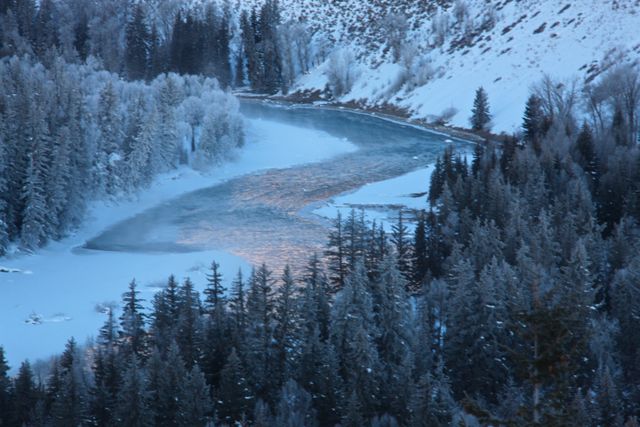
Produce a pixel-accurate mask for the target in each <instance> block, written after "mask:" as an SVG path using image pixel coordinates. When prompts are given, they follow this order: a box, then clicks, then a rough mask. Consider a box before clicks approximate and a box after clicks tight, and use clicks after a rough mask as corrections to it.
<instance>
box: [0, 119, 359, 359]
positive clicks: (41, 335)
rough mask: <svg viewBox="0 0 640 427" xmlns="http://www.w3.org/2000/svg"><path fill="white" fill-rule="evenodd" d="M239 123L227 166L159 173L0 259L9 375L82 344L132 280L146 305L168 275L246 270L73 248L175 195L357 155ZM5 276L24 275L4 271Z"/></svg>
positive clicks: (271, 127)
mask: <svg viewBox="0 0 640 427" xmlns="http://www.w3.org/2000/svg"><path fill="white" fill-rule="evenodd" d="M246 124H247V128H246V134H247V144H246V146H245V147H244V148H243V149H242V150H241V151H240V152H239V153H238V156H237V158H236V159H235V160H234V161H232V162H229V163H226V164H224V165H222V166H220V167H217V168H215V169H214V170H213V171H211V172H209V173H204V174H201V173H197V172H194V171H193V170H191V169H188V168H182V169H179V170H178V171H174V172H172V173H168V174H165V175H162V176H160V177H158V179H156V180H155V182H154V184H153V186H152V188H151V189H149V190H145V191H142V192H141V194H140V195H139V196H137V197H136V198H135V199H134V200H129V201H124V202H120V203H118V204H113V203H95V204H94V205H93V206H92V208H91V210H90V213H89V215H88V218H87V221H86V222H85V224H84V225H83V226H82V227H81V229H80V230H78V231H77V232H76V233H75V234H74V235H73V236H70V237H68V238H66V239H64V240H63V241H60V242H55V243H52V244H50V245H49V246H48V247H46V248H44V249H42V250H40V251H38V252H37V253H36V254H34V255H31V256H17V257H14V258H4V259H0V261H1V263H0V264H1V265H2V272H0V345H2V346H4V347H5V350H6V354H7V357H8V360H9V362H10V365H11V366H12V368H13V369H14V371H15V369H16V368H17V366H18V365H19V363H20V361H22V360H24V359H27V358H28V359H30V360H32V361H34V360H36V359H39V358H45V357H48V356H49V355H51V354H54V353H59V352H60V351H62V349H63V348H64V343H65V342H66V340H67V339H68V338H69V337H71V336H74V337H75V338H76V340H78V341H80V342H83V341H84V340H85V338H87V337H88V336H90V335H92V334H95V333H96V332H97V330H98V328H99V327H100V326H101V325H102V323H103V321H104V319H105V315H104V313H103V311H104V310H96V307H100V306H103V305H105V304H110V303H111V302H118V301H120V296H121V293H122V292H124V291H125V290H126V287H127V284H128V283H129V281H131V280H132V279H133V278H135V279H136V281H137V282H138V284H139V289H140V291H141V296H142V297H143V298H144V299H146V300H147V301H148V300H150V299H151V298H152V296H153V293H154V292H155V291H157V290H158V289H159V288H160V287H161V286H162V285H163V283H164V281H165V280H166V278H167V277H168V275H169V274H172V273H173V274H176V276H177V277H178V278H180V279H182V278H183V277H186V276H189V277H191V278H192V279H193V280H194V282H195V285H196V287H197V288H199V289H200V290H202V289H203V288H204V285H205V283H206V280H205V276H204V274H205V271H206V269H207V267H208V265H209V264H210V262H211V260H213V259H215V260H216V261H218V262H219V263H220V264H221V266H222V272H223V274H224V276H225V279H226V280H227V281H230V280H231V279H232V278H233V276H234V275H235V273H236V272H237V270H238V268H243V269H245V272H246V270H247V269H248V265H247V264H246V262H245V261H244V260H242V259H241V258H239V257H236V256H233V255H230V254H228V253H225V252H221V251H211V250H208V251H200V252H185V253H140V252H136V253H125V252H107V251H91V250H86V249H81V247H82V245H83V244H84V242H85V241H87V240H88V239H90V238H91V237H93V236H95V235H97V234H99V233H101V232H102V231H104V230H105V229H107V228H109V227H110V226H112V225H114V224H115V223H117V222H119V221H121V220H124V219H126V218H129V217H132V216H134V215H136V214H138V213H140V212H143V211H144V210H146V209H148V208H150V207H152V206H155V205H158V204H162V203H171V200H172V199H174V198H175V197H178V196H180V195H182V194H185V193H188V192H191V191H195V190H198V189H201V188H207V187H211V186H212V185H215V184H218V183H220V182H223V181H226V180H228V179H230V178H233V177H237V176H240V175H243V174H248V173H252V172H256V171H260V170H266V169H272V168H286V167H290V166H293V165H298V164H304V163H309V162H316V161H321V160H326V159H328V158H330V157H332V156H335V155H338V154H343V153H348V152H353V151H355V150H356V149H357V147H356V146H355V145H353V144H351V143H350V142H349V141H347V140H345V139H343V138H338V137H334V136H330V135H329V134H327V133H325V132H323V131H320V130H315V129H308V128H303V127H296V126H291V125H288V124H285V123H282V122H276V121H270V120H262V119H248V120H247V123H246ZM167 232H169V231H167ZM4 271H6V273H5V272H4ZM13 271H16V272H20V271H21V272H30V273H32V274H15V273H9V272H13ZM101 311H102V313H101Z"/></svg>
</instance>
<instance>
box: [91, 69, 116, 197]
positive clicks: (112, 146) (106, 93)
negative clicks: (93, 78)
mask: <svg viewBox="0 0 640 427" xmlns="http://www.w3.org/2000/svg"><path fill="white" fill-rule="evenodd" d="M118 102H119V101H118V98H117V95H116V92H115V88H114V87H113V83H112V82H111V81H109V82H108V83H107V84H106V86H105V87H104V89H103V90H102V91H101V92H100V99H99V101H98V130H99V132H100V135H99V143H98V148H97V150H98V151H97V153H96V156H95V164H94V165H93V169H94V174H95V179H96V183H95V185H96V187H97V188H98V189H99V190H104V191H106V192H107V194H110V195H115V194H117V193H118V192H119V191H120V189H121V188H122V183H121V182H120V177H121V168H122V165H121V163H120V162H121V160H122V152H121V148H122V134H123V131H122V122H121V119H120V116H119V114H118Z"/></svg>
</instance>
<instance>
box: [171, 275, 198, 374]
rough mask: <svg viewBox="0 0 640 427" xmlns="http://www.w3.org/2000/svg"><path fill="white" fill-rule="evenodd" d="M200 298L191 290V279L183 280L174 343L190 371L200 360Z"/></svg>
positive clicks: (179, 295)
mask: <svg viewBox="0 0 640 427" xmlns="http://www.w3.org/2000/svg"><path fill="white" fill-rule="evenodd" d="M200 313H201V307H200V297H199V296H198V293H197V291H196V290H195V289H194V288H193V283H192V282H191V279H189V278H187V279H185V281H184V283H183V284H182V286H180V288H179V291H178V319H177V330H176V343H177V344H178V348H179V349H180V354H181V356H182V358H183V360H184V363H185V366H186V368H187V369H191V368H192V367H193V365H194V364H195V363H197V361H198V360H199V359H200V355H201V342H200V339H199V335H200V334H199V331H200V330H201V328H202V326H201V324H200Z"/></svg>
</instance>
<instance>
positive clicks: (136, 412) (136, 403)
mask: <svg viewBox="0 0 640 427" xmlns="http://www.w3.org/2000/svg"><path fill="white" fill-rule="evenodd" d="M123 378H124V381H123V383H122V387H121V390H120V392H119V393H118V401H117V406H116V408H115V415H114V421H115V423H116V424H117V425H120V426H126V427H147V426H152V425H153V413H152V412H151V410H150V408H149V394H148V392H147V390H146V380H145V374H144V371H143V370H142V368H141V367H140V366H139V362H138V361H137V360H136V358H135V356H132V358H131V360H130V361H129V366H128V368H127V370H126V371H125V372H124V375H123Z"/></svg>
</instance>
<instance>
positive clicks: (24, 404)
mask: <svg viewBox="0 0 640 427" xmlns="http://www.w3.org/2000/svg"><path fill="white" fill-rule="evenodd" d="M36 401H37V389H36V384H35V381H34V378H33V371H32V369H31V364H30V363H29V361H25V362H22V364H21V365H20V369H19V370H18V376H17V377H16V379H15V381H14V411H13V423H14V425H20V426H21V425H29V423H30V422H31V421H32V420H31V415H32V411H33V408H34V407H35V405H36ZM3 413H5V412H3ZM4 425H10V423H9V422H6V423H5V424H4Z"/></svg>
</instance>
